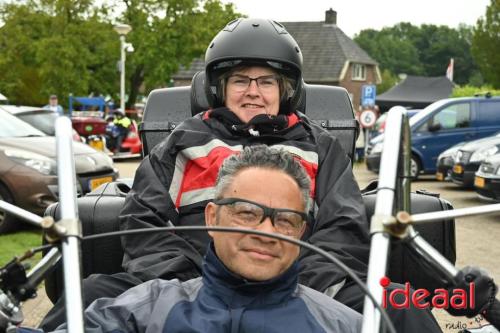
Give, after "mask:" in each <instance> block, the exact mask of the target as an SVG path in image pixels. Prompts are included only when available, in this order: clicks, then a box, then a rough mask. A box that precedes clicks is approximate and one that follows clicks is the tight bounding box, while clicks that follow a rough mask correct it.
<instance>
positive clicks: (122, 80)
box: [120, 35, 126, 113]
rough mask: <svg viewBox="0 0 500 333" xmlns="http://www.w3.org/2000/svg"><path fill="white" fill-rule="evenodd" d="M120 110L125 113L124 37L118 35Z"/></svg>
mask: <svg viewBox="0 0 500 333" xmlns="http://www.w3.org/2000/svg"><path fill="white" fill-rule="evenodd" d="M120 50H121V53H120V59H121V61H120V109H121V110H122V112H123V113H125V57H126V53H125V35H120Z"/></svg>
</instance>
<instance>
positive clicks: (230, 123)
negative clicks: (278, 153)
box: [203, 107, 302, 137]
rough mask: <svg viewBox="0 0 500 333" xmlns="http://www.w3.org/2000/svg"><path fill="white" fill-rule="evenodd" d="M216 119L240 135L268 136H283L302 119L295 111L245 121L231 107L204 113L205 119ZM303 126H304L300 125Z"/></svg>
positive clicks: (259, 116) (260, 116) (262, 115)
mask: <svg viewBox="0 0 500 333" xmlns="http://www.w3.org/2000/svg"><path fill="white" fill-rule="evenodd" d="M208 119H216V120H218V121H219V122H221V123H222V124H223V125H224V126H225V127H226V128H227V129H229V130H230V131H231V132H232V133H234V134H237V135H240V136H253V137H268V136H271V137H272V136H283V135H284V134H285V133H288V132H290V130H292V129H295V128H297V126H296V125H297V124H299V123H300V122H301V119H300V118H299V117H298V116H297V114H295V113H291V114H289V115H283V114H278V115H277V116H268V115H264V114H261V115H257V116H255V117H254V118H252V119H251V120H250V121H249V122H248V123H243V122H242V121H241V120H240V119H239V118H238V117H237V116H236V114H234V112H232V111H231V110H230V109H228V108H226V107H220V108H216V109H212V110H208V111H206V112H205V113H204V114H203V120H208ZM300 128H302V127H300Z"/></svg>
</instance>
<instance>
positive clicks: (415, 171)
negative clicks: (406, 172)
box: [410, 155, 421, 180]
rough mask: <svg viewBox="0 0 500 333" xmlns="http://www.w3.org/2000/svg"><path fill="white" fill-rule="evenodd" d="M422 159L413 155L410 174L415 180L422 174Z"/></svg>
mask: <svg viewBox="0 0 500 333" xmlns="http://www.w3.org/2000/svg"><path fill="white" fill-rule="evenodd" d="M420 169H421V168H420V161H419V160H418V158H417V157H416V156H415V155H412V156H411V161H410V176H411V178H412V179H413V180H416V179H418V175H419V174H420Z"/></svg>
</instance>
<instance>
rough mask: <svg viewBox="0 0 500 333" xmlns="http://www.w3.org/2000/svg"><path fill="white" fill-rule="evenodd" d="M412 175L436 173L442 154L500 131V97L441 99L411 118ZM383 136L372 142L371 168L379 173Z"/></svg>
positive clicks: (369, 155)
mask: <svg viewBox="0 0 500 333" xmlns="http://www.w3.org/2000/svg"><path fill="white" fill-rule="evenodd" d="M410 130H411V140H412V145H411V149H412V158H411V159H412V162H411V165H412V166H411V172H412V176H413V177H414V178H417V177H418V175H419V174H420V173H435V172H436V164H437V158H438V156H439V154H440V153H441V152H443V151H445V150H446V149H448V148H450V147H451V146H453V145H455V144H457V143H459V142H461V141H470V140H475V139H480V138H484V137H487V136H490V135H493V134H494V133H496V132H497V131H499V130H500V97H489V95H488V96H482V97H461V98H447V99H443V100H439V101H437V102H434V103H432V104H431V105H429V106H427V107H426V108H425V109H423V110H422V111H420V112H418V113H417V114H416V115H415V116H413V117H412V118H411V119H410ZM382 149H383V135H379V136H377V137H375V138H374V139H372V140H371V141H370V144H369V146H368V148H367V157H366V162H367V167H368V169H369V170H372V171H375V172H378V169H379V165H380V155H381V153H382Z"/></svg>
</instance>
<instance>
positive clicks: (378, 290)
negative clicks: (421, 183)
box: [362, 106, 410, 333]
mask: <svg viewBox="0 0 500 333" xmlns="http://www.w3.org/2000/svg"><path fill="white" fill-rule="evenodd" d="M386 129H388V130H386V132H385V138H384V148H383V150H382V156H381V159H380V171H379V183H378V190H377V199H376V202H375V211H374V214H373V217H372V220H371V230H370V233H371V235H372V236H371V245H370V259H369V263H368V279H367V285H368V288H369V290H370V291H371V292H372V294H373V296H374V297H375V299H376V301H377V303H378V304H382V286H381V285H380V279H381V278H382V277H383V276H385V274H386V271H387V261H388V257H389V249H390V236H389V234H388V233H386V232H384V231H383V230H384V226H383V225H382V220H383V219H384V218H387V217H391V216H394V210H395V209H396V207H400V206H401V205H402V206H403V207H404V208H406V209H409V193H410V189H409V182H408V181H405V179H403V182H400V181H398V179H399V178H398V176H399V175H401V174H403V176H407V175H408V170H409V167H408V165H409V161H408V160H407V159H408V156H409V154H408V150H409V140H410V138H409V137H408V136H409V126H408V117H407V115H406V109H404V108H403V107H400V106H397V107H393V108H392V109H391V110H390V111H389V115H388V117H387V121H386ZM402 143H404V145H403V146H404V149H403V152H404V154H403V165H404V164H405V163H406V167H403V172H401V171H400V170H401V168H402V165H401V163H400V161H401V159H400V151H401V146H402ZM405 160H406V162H404V161H405ZM401 190H403V191H402V192H403V195H401ZM405 193H406V194H405ZM394 199H396V201H397V202H396V203H395V202H394ZM402 199H403V201H405V203H403V204H401V202H400V201H401V200H402ZM380 320H381V317H380V314H379V313H378V312H376V310H375V307H374V306H373V304H372V303H371V300H370V299H369V298H368V297H365V302H364V308H363V328H362V332H363V333H371V332H379V329H380Z"/></svg>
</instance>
